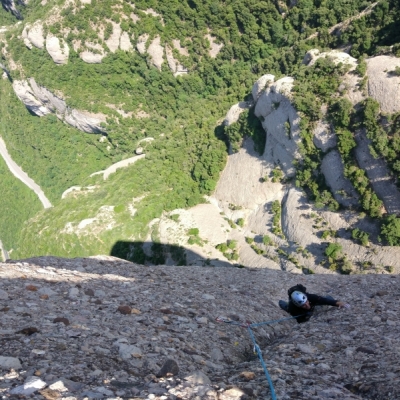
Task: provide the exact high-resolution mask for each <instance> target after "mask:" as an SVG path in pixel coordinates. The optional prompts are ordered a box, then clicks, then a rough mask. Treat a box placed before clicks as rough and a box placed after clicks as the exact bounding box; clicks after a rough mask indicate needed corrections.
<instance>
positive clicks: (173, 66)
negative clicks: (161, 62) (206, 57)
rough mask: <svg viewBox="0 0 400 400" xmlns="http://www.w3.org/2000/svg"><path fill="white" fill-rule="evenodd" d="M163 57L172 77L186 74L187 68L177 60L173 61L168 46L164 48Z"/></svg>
mask: <svg viewBox="0 0 400 400" xmlns="http://www.w3.org/2000/svg"><path fill="white" fill-rule="evenodd" d="M165 56H166V58H167V62H168V66H169V68H170V70H171V71H172V72H173V74H174V76H178V75H184V74H187V73H188V70H187V68H185V67H184V66H183V65H182V64H180V63H179V61H178V60H175V58H174V56H173V53H172V49H171V48H170V47H169V46H165Z"/></svg>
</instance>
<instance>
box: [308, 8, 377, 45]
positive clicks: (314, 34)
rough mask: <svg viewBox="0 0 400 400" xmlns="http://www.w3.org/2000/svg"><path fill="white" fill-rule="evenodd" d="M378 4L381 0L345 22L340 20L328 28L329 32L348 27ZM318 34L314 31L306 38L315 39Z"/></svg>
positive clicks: (369, 12)
mask: <svg viewBox="0 0 400 400" xmlns="http://www.w3.org/2000/svg"><path fill="white" fill-rule="evenodd" d="M378 4H379V1H377V2H376V3H373V4H371V5H369V6H368V7H367V8H366V9H365V10H363V11H361V12H360V13H359V14H357V15H354V16H352V17H350V18H348V19H346V20H345V21H343V22H339V23H338V24H336V25H333V26H331V27H330V28H329V29H328V32H329V34H332V33H333V32H335V31H336V30H342V29H346V28H347V27H348V26H349V24H350V23H351V22H352V21H355V20H357V19H360V18H362V17H364V16H365V15H368V14H371V12H372V10H373V9H374V8H375V7H376V6H377V5H378ZM318 34H319V32H315V33H313V34H312V35H310V36H309V37H308V38H307V39H306V40H310V39H314V38H316V37H317V36H318Z"/></svg>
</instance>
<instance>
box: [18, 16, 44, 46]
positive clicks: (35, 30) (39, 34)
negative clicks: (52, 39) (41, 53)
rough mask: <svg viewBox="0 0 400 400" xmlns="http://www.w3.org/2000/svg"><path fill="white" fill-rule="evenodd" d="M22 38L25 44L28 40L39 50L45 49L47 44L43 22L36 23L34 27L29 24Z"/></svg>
mask: <svg viewBox="0 0 400 400" xmlns="http://www.w3.org/2000/svg"><path fill="white" fill-rule="evenodd" d="M22 38H23V39H24V42H25V44H26V43H27V42H26V39H27V40H28V41H29V42H30V43H32V44H33V45H34V46H35V47H37V48H38V49H43V48H44V44H45V38H44V31H43V24H42V22H41V21H36V22H35V23H34V24H33V25H32V26H31V25H29V24H27V25H26V26H25V27H24V30H23V31H22Z"/></svg>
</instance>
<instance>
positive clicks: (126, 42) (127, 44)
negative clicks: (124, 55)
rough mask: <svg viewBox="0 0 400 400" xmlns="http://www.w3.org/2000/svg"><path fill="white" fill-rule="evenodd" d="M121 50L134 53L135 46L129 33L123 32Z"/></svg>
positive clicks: (120, 43)
mask: <svg viewBox="0 0 400 400" xmlns="http://www.w3.org/2000/svg"><path fill="white" fill-rule="evenodd" d="M119 48H120V49H121V50H124V51H132V50H133V46H132V43H131V40H130V39H129V34H128V32H122V34H121V37H120V42H119Z"/></svg>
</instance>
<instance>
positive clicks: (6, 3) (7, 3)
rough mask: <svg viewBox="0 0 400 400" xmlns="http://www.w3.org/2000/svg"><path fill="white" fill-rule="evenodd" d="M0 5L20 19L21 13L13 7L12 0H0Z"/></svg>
mask: <svg viewBox="0 0 400 400" xmlns="http://www.w3.org/2000/svg"><path fill="white" fill-rule="evenodd" d="M1 5H2V6H3V7H4V9H5V10H6V11H8V12H10V13H11V14H12V15H14V16H15V18H17V19H22V16H21V13H20V12H19V11H18V9H17V8H16V7H15V2H14V0H1Z"/></svg>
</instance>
